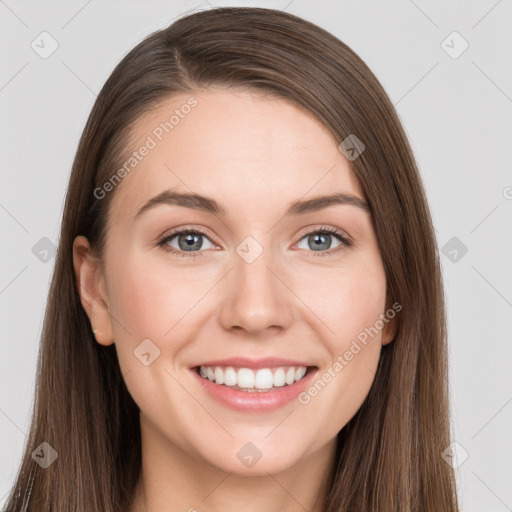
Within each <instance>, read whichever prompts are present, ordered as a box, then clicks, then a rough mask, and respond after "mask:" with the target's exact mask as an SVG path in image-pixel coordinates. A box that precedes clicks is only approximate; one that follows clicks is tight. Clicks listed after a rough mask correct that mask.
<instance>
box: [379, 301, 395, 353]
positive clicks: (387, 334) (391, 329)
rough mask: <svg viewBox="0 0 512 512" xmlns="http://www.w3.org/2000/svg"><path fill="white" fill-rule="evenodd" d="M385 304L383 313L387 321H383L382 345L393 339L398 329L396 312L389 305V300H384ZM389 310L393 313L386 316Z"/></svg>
mask: <svg viewBox="0 0 512 512" xmlns="http://www.w3.org/2000/svg"><path fill="white" fill-rule="evenodd" d="M386 305H387V307H386V312H385V313H384V314H385V316H386V318H387V322H386V323H385V325H384V328H383V330H382V341H381V343H382V345H387V344H388V343H391V342H392V341H393V340H394V339H395V336H396V333H397V329H398V319H397V313H396V311H395V310H394V308H393V307H392V306H391V304H390V302H389V301H388V302H386ZM389 311H392V312H394V315H393V316H392V317H390V316H388V312H389Z"/></svg>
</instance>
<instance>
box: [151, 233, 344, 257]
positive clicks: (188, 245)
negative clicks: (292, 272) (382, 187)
mask: <svg viewBox="0 0 512 512" xmlns="http://www.w3.org/2000/svg"><path fill="white" fill-rule="evenodd" d="M333 237H335V238H336V239H337V240H338V242H339V243H338V245H337V246H335V248H334V249H332V250H331V245H332V238H333ZM205 240H206V241H207V244H208V243H209V244H210V246H209V247H208V246H207V247H204V244H203V242H204V241H205ZM302 240H305V241H306V242H305V244H306V247H301V243H302ZM176 244H177V245H176ZM351 245H352V242H351V241H350V240H349V239H348V238H347V237H346V236H345V234H344V233H343V231H341V230H339V229H337V228H333V227H330V226H322V227H321V228H315V229H314V230H310V231H308V232H307V233H306V234H305V235H304V236H302V238H301V239H300V240H299V242H298V246H299V249H307V255H308V256H311V257H318V256H328V255H332V254H333V253H337V252H338V251H339V250H342V249H344V248H346V247H350V246H351ZM158 246H160V247H162V249H163V250H164V251H167V252H170V253H173V254H176V255H179V256H182V257H188V256H192V257H196V256H201V253H202V252H203V251H202V249H211V248H212V247H213V246H214V244H213V243H212V242H211V241H210V240H209V238H208V236H207V234H206V233H205V232H204V231H202V230H201V229H199V228H186V229H182V230H179V231H174V232H172V233H170V234H168V235H165V236H164V237H163V238H162V239H161V240H160V241H159V242H158ZM324 249H325V250H324ZM328 249H329V250H328Z"/></svg>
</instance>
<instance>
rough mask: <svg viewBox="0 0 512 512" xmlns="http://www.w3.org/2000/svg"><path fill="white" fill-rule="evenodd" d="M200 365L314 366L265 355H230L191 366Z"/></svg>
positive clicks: (251, 366) (244, 366) (245, 366)
mask: <svg viewBox="0 0 512 512" xmlns="http://www.w3.org/2000/svg"><path fill="white" fill-rule="evenodd" d="M198 366H234V367H237V368H275V367H279V366H305V367H308V366H313V365H311V364H307V363H304V362H303V361H297V360H295V359H283V358H281V357H264V358H262V359H249V358H247V357H230V358H228V359H216V360H215V361H205V362H203V363H200V364H196V365H193V366H192V367H191V368H197V367H198Z"/></svg>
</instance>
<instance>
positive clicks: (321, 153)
mask: <svg viewBox="0 0 512 512" xmlns="http://www.w3.org/2000/svg"><path fill="white" fill-rule="evenodd" d="M143 147H147V148H149V149H147V150H142V151H139V150H140V149H141V148H143ZM133 152H136V153H138V154H137V155H136V156H134V155H133ZM141 153H144V156H141ZM130 155H131V157H130ZM130 158H131V160H130ZM134 159H135V160H134ZM129 160H130V164H129V165H127V166H125V168H126V169H129V172H127V173H125V177H123V179H122V181H121V183H120V184H119V185H118V186H117V190H116V194H115V197H114V200H113V204H112V210H113V212H112V213H113V214H114V215H116V214H119V215H123V216H127V215H128V216H131V217H133V215H135V212H136V210H137V209H138V208H139V207H140V205H141V204H142V203H144V202H146V201H147V200H149V199H150V198H152V197H154V196H156V195H157V194H159V193H161V192H162V191H164V190H166V189H176V190H181V191H183V192H194V193H199V194H203V195H206V196H210V197H214V198H215V199H217V200H218V201H219V202H221V203H222V204H226V205H228V206H232V207H233V212H234V213H235V212H236V211H237V210H238V211H240V210H241V209H243V210H244V212H248V211H250V210H251V208H254V210H255V211H256V212H257V211H258V209H260V213H261V208H262V207H265V209H266V210H269V209H272V208H273V207H274V206H276V207H277V206H278V205H283V204H289V203H290V202H292V201H294V200H296V199H299V198H301V197H304V196H306V197H307V195H312V196H314V195H318V194H323V193H327V192H331V191H334V190H335V191H343V192H347V193H350V194H353V195H357V196H359V197H361V198H364V194H363V191H362V189H361V186H360V183H359V181H358V179H357V178H356V176H355V175H354V173H353V171H352V170H351V168H350V165H349V162H348V160H347V159H346V158H345V157H344V156H343V154H342V153H341V152H340V151H339V150H338V145H337V141H336V140H335V138H334V137H333V135H332V134H331V133H330V132H329V130H327V128H326V127H325V126H324V125H323V124H322V123H321V122H320V121H319V120H317V119H316V118H315V117H314V116H313V115H312V114H311V113H309V112H306V111H304V110H303V109H300V108H298V107H296V106H295V105H293V104H292V103H291V102H289V101H287V100H284V99H280V98H275V97H271V96H269V95H265V94H262V93H258V92H254V91H249V90H243V89H229V90H227V89H222V88H211V89H206V90H203V91H201V92H198V93H190V94H180V95H176V96H173V97H172V98H169V99H166V100H165V101H162V102H161V103H160V104H159V105H157V106H156V107H155V108H153V109H152V110H151V111H148V112H147V113H146V114H144V115H143V116H141V118H140V119H139V120H138V121H137V122H136V123H135V125H134V127H133V129H132V133H131V144H130V150H129V153H128V154H126V155H125V156H124V160H123V162H121V165H123V164H126V163H127V162H128V161H129ZM131 165H133V166H131Z"/></svg>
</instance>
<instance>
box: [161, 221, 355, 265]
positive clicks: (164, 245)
mask: <svg viewBox="0 0 512 512" xmlns="http://www.w3.org/2000/svg"><path fill="white" fill-rule="evenodd" d="M188 233H195V234H198V233H199V234H201V235H203V236H205V237H206V238H209V236H208V233H206V232H205V231H203V230H202V229H200V228H185V229H181V230H179V231H174V232H172V233H170V234H168V235H165V236H164V237H163V238H162V239H161V240H160V241H159V242H158V246H159V247H162V249H163V250H164V251H166V252H170V253H173V254H175V255H177V256H178V255H179V256H181V257H182V258H183V257H192V258H196V257H197V256H201V253H202V252H204V251H195V252H194V251H191V252H186V251H178V250H176V249H175V248H174V247H170V246H169V245H167V242H169V241H170V240H172V239H173V238H174V237H175V236H176V235H186V234H188ZM314 233H321V234H326V233H328V234H331V235H335V236H336V237H337V238H338V240H339V241H340V242H341V245H340V246H339V247H336V248H335V249H330V250H327V251H306V252H308V253H313V254H308V257H310V258H318V257H324V256H330V255H332V254H334V253H337V252H338V251H339V250H343V249H346V248H348V247H351V246H352V242H351V241H350V240H348V239H347V238H346V237H345V234H344V233H343V231H341V230H339V229H336V228H332V227H330V226H321V227H320V228H315V229H312V230H310V231H307V232H306V233H304V234H303V235H302V236H301V237H300V239H299V241H300V240H302V239H303V238H304V237H305V236H308V235H312V234H314Z"/></svg>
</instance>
